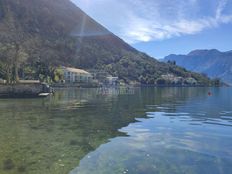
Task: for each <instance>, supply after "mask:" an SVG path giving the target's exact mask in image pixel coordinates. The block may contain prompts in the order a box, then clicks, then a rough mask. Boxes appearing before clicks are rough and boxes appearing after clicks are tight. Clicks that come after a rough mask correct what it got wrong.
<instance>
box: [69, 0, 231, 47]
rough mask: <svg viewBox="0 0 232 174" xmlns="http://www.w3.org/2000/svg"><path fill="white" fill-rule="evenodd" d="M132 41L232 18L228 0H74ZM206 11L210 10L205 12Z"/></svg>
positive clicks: (191, 31)
mask: <svg viewBox="0 0 232 174" xmlns="http://www.w3.org/2000/svg"><path fill="white" fill-rule="evenodd" d="M72 1H74V2H75V3H76V4H77V5H78V6H79V7H81V8H82V9H83V10H84V11H86V12H87V13H88V14H89V15H90V16H91V17H93V18H94V19H96V20H97V21H98V22H100V23H101V24H103V25H104V26H106V27H107V28H108V29H109V30H111V31H112V32H113V33H115V34H116V35H118V36H119V37H121V38H123V39H124V40H125V41H127V42H129V43H136V42H148V41H152V40H163V39H167V38H171V37H176V36H181V35H188V34H196V33H198V32H201V31H203V30H205V29H207V28H213V27H217V26H219V25H220V24H222V23H230V22H232V14H231V15H230V14H229V15H228V14H227V15H225V14H223V10H224V8H225V7H226V5H227V4H228V1H227V0H215V1H214V3H215V2H216V5H215V7H214V8H213V9H211V11H210V10H209V9H210V8H209V9H208V6H209V7H210V5H212V7H213V3H212V2H213V1H211V0H204V3H202V2H203V1H201V0H146V1H144V0H92V1H89V0H88V1H86V0H72ZM205 11H206V12H205Z"/></svg>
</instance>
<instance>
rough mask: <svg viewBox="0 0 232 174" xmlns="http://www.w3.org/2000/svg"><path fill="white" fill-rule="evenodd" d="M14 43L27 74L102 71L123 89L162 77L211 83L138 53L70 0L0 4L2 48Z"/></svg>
mask: <svg viewBox="0 0 232 174" xmlns="http://www.w3.org/2000/svg"><path fill="white" fill-rule="evenodd" d="M12 43H17V44H18V45H20V48H19V49H20V50H23V52H25V53H26V54H27V55H28V57H29V58H28V59H27V61H26V62H24V67H25V66H29V68H30V69H31V71H34V70H33V67H35V66H36V63H37V62H40V63H43V64H45V65H46V66H60V65H65V66H72V67H78V68H83V69H86V70H90V69H95V70H100V71H106V72H108V73H109V74H111V75H113V76H118V77H119V78H120V79H121V80H123V81H124V82H126V83H140V84H155V82H156V80H157V79H159V78H160V77H161V76H162V75H164V74H173V75H174V76H178V77H183V78H189V77H192V78H194V79H195V80H197V81H198V83H199V84H208V83H209V79H207V78H205V77H204V76H201V75H199V74H197V73H192V72H188V71H185V70H184V69H183V68H180V67H177V66H174V65H170V64H165V63H162V62H159V61H157V60H155V59H154V58H152V57H149V56H148V55H146V54H144V53H141V52H139V51H137V50H136V49H134V48H133V47H131V46H130V45H128V44H127V43H125V42H124V41H123V40H121V39H120V38H119V37H117V36H115V35H114V34H112V33H111V32H110V31H108V30H107V29H106V28H104V27H103V26H101V25H100V24H99V23H97V22H96V21H94V20H93V19H92V18H90V17H89V16H88V15H87V14H85V13H84V12H83V11H82V10H81V9H79V8H78V7H77V6H75V5H74V4H73V3H72V2H71V1H69V0H0V44H1V45H6V44H8V45H9V44H12ZM0 65H1V64H0Z"/></svg>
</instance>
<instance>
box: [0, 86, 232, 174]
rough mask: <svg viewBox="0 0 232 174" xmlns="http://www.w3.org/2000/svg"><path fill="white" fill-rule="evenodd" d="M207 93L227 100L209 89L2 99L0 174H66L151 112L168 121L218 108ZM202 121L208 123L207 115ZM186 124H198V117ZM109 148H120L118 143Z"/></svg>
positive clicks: (92, 92)
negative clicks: (204, 120) (179, 115)
mask: <svg viewBox="0 0 232 174" xmlns="http://www.w3.org/2000/svg"><path fill="white" fill-rule="evenodd" d="M209 90H213V92H212V93H213V94H214V95H215V96H212V97H216V96H217V95H218V97H221V95H225V96H228V95H227V94H224V93H223V94H222V92H221V91H222V90H220V89H209V88H200V90H199V88H142V89H140V88H137V89H135V90H134V94H128V95H127V94H124V95H123V94H115V93H112V94H101V93H99V91H98V90H97V89H64V90H58V91H57V92H56V94H55V95H54V96H51V97H49V98H46V99H25V100H22V99H2V100H0V131H1V134H0V163H1V164H0V173H1V174H15V173H30V174H40V173H49V174H53V173H54V174H59V173H60V174H63V173H68V172H69V171H71V170H72V169H73V168H75V167H76V166H77V165H78V164H79V162H80V160H81V159H85V158H87V159H88V154H89V153H94V152H95V151H98V149H99V148H101V147H102V146H101V145H103V146H104V145H107V144H111V142H112V141H114V139H115V138H116V139H117V138H120V141H121V139H122V140H125V139H127V138H129V137H128V136H132V134H131V133H130V131H127V130H126V131H125V130H123V129H121V128H123V127H124V128H125V127H128V125H129V127H130V125H131V123H133V124H135V125H136V124H139V123H136V122H140V121H141V122H143V121H144V120H139V119H137V117H138V118H144V119H145V118H148V117H150V116H152V117H153V116H154V112H165V114H166V116H168V117H170V116H169V115H168V114H172V113H177V112H184V111H185V109H186V112H187V111H188V112H189V109H188V107H190V106H191V104H192V103H195V104H194V105H195V106H197V103H198V102H199V101H207V100H210V101H207V102H205V103H202V102H201V104H204V105H202V106H204V108H206V107H207V106H208V105H211V104H212V103H213V105H217V104H220V101H214V100H212V101H211V99H208V98H209V97H208V96H207V92H208V91H209ZM210 102H212V103H210ZM199 105H200V104H199ZM199 109H201V107H200V108H199ZM199 109H198V110H199ZM193 110H194V108H193ZM222 111H223V112H221V115H220V116H219V115H217V114H216V115H213V117H214V118H218V117H219V118H220V117H224V118H225V119H227V120H230V118H231V117H229V116H228V113H227V112H229V110H227V111H226V109H224V110H222ZM205 112H207V113H208V112H210V111H208V110H207V111H205V110H202V112H200V114H204V113H205ZM197 113H199V112H197ZM212 113H215V112H214V111H213V112H212ZM165 114H164V115H165ZM193 115H194V114H193ZM200 116H201V115H200ZM203 116H205V117H206V118H208V116H207V114H205V115H203ZM195 117H196V118H195ZM191 118H192V119H198V118H199V115H198V116H197V114H196V115H194V116H193V117H191ZM148 120H149V119H148ZM133 124H132V125H133ZM132 137H133V136H132ZM122 144H123V143H122ZM99 146H100V147H99ZM114 146H115V149H118V148H120V145H119V144H118V143H116V144H114ZM110 147H111V146H110ZM112 147H113V146H112ZM141 159H142V158H141ZM119 168H120V167H119ZM103 173H104V172H103Z"/></svg>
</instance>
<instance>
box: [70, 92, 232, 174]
mask: <svg viewBox="0 0 232 174" xmlns="http://www.w3.org/2000/svg"><path fill="white" fill-rule="evenodd" d="M155 90H159V89H155ZM188 90H189V89H178V90H177V91H175V89H174V90H173V89H172V90H170V91H169V92H170V93H168V94H167V93H165V94H164V95H163V96H164V97H163V100H165V102H161V103H159V102H158V101H157V100H153V99H152V97H150V99H149V100H146V101H149V102H146V103H148V104H146V110H147V112H146V114H147V116H148V117H149V119H141V118H138V119H137V121H139V122H137V123H131V124H130V125H129V126H127V127H124V128H122V129H120V131H121V132H124V133H127V135H128V137H117V138H114V139H111V141H110V142H109V143H107V144H104V145H101V146H100V147H99V148H98V149H97V150H95V151H94V152H91V153H89V154H88V155H87V156H86V157H85V158H83V159H82V160H81V162H80V165H79V166H78V167H77V168H76V169H74V170H73V171H71V172H70V174H76V173H78V174H87V173H89V172H90V171H92V173H94V174H104V173H133V174H137V173H139V174H140V173H146V174H147V173H148V174H149V173H178V174H179V173H196V174H198V173H210V174H212V173H215V174H218V173H223V174H227V173H228V174H229V173H230V172H231V170H232V148H231V147H232V134H231V133H232V124H231V119H232V114H231V113H232V99H231V97H232V92H231V89H229V88H224V89H222V88H221V89H219V88H216V89H205V88H200V89H199V88H195V89H193V88H192V89H191V91H188ZM207 90H210V91H212V93H213V94H214V95H213V96H210V97H209V96H207ZM166 92H167V91H166ZM145 93H146V92H145ZM180 93H181V95H178V94H180ZM150 94H153V95H157V94H160V92H159V93H156V92H155V93H152V92H150ZM173 94H175V96H179V97H175V99H174V100H170V99H171V98H172V96H173ZM185 97H187V100H186V98H185ZM150 101H152V102H150Z"/></svg>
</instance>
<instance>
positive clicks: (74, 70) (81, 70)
mask: <svg viewBox="0 0 232 174" xmlns="http://www.w3.org/2000/svg"><path fill="white" fill-rule="evenodd" d="M64 69H66V70H67V71H70V72H74V73H80V74H90V73H89V72H87V71H85V70H83V69H77V68H70V67H64Z"/></svg>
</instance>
